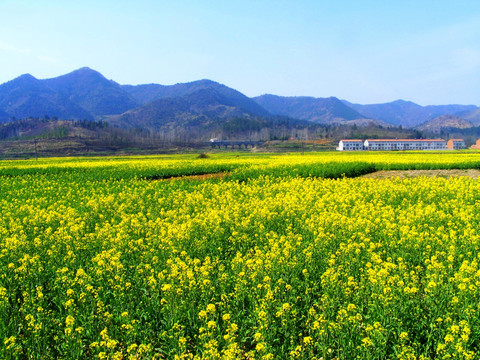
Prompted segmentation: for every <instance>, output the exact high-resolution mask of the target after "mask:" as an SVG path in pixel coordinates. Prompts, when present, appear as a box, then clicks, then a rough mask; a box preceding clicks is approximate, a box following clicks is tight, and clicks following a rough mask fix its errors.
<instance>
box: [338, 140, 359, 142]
mask: <svg viewBox="0 0 480 360" xmlns="http://www.w3.org/2000/svg"><path fill="white" fill-rule="evenodd" d="M340 141H361V142H363V140H358V139H342V140H340Z"/></svg>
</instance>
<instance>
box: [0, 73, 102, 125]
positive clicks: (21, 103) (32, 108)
mask: <svg viewBox="0 0 480 360" xmlns="http://www.w3.org/2000/svg"><path fill="white" fill-rule="evenodd" d="M0 109H1V110H3V111H4V112H6V113H8V115H9V116H13V117H15V118H17V119H22V118H27V117H43V116H45V115H48V116H50V117H54V116H56V117H59V118H65V119H68V118H82V119H83V118H85V119H93V116H92V115H91V114H90V113H89V112H88V111H86V110H85V109H83V108H82V107H81V106H79V105H77V104H75V103H74V102H72V101H70V100H69V99H68V98H66V97H65V96H62V95H61V94H60V93H58V92H57V91H55V90H53V89H52V88H50V87H49V86H48V85H47V84H46V83H45V82H44V81H42V80H38V79H36V78H35V77H33V76H32V75H30V74H25V75H22V76H19V77H18V78H16V79H14V80H11V81H9V82H6V83H4V84H2V85H0Z"/></svg>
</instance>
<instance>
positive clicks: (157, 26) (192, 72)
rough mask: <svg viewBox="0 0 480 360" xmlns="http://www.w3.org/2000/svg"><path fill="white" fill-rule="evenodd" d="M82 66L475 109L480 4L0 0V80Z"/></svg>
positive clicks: (156, 77)
mask: <svg viewBox="0 0 480 360" xmlns="http://www.w3.org/2000/svg"><path fill="white" fill-rule="evenodd" d="M83 66H88V67H91V68H93V69H95V70H98V71H100V72H101V73H102V74H104V75H105V76H106V77H107V78H109V79H113V80H115V81H117V82H119V83H121V84H142V83H160V84H166V85H167V84H174V83H178V82H188V81H193V80H198V79H203V78H208V79H212V80H215V81H218V82H221V83H224V84H226V85H228V86H230V87H233V88H235V89H238V90H239V91H241V92H243V93H245V94H246V95H248V96H257V95H261V94H264V93H272V94H277V95H284V96H300V95H305V96H315V97H328V96H336V97H339V98H342V99H346V100H349V101H351V102H358V103H364V104H366V103H381V102H388V101H392V100H396V99H405V100H411V101H414V102H416V103H419V104H421V105H427V104H449V103H459V104H475V105H480V1H478V0H468V1H466V0H456V1H453V0H452V1H444V0H436V1H430V0H415V1H412V0H392V1H385V0H382V1H380V0H378V1H373V0H371V1H362V0H356V1H345V0H344V1H341V0H338V1H333V0H329V1H324V0H317V1H313V0H312V1H310V0H304V1H302V0H297V1H283V0H276V1H270V0H257V1H250V0H243V1H229V0H224V1H209V0H204V1H187V0H176V1H161V0H158V1H153V0H152V1H146V0H137V1H124V0H116V1H110V0H104V1H98V0H97V1H90V0H82V1H69V0H65V1H42V0H36V1H34V0H32V1H25V0H14V1H9V0H0V83H3V82H5V81H8V80H11V79H13V78H15V77H17V76H19V75H21V74H24V73H30V74H32V75H34V76H35V77H37V78H49V77H55V76H58V75H61V74H65V73H67V72H70V71H73V70H75V69H77V68H80V67H83Z"/></svg>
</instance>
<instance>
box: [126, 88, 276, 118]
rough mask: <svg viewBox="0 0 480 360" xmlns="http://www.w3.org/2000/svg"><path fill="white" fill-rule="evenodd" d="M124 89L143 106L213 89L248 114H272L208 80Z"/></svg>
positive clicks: (229, 89)
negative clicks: (160, 100) (155, 101)
mask: <svg viewBox="0 0 480 360" xmlns="http://www.w3.org/2000/svg"><path fill="white" fill-rule="evenodd" d="M123 89H125V90H126V91H127V92H128V93H129V94H130V95H131V96H132V97H133V98H134V99H135V100H137V101H138V102H139V103H141V104H147V103H148V102H151V101H154V100H158V99H165V98H173V97H182V96H187V95H191V94H193V93H195V92H198V91H199V90H209V89H211V90H214V91H215V92H216V93H217V94H218V95H223V96H224V98H225V99H229V101H231V102H232V103H235V105H236V106H237V107H239V108H241V109H243V110H245V111H247V112H248V113H251V114H255V115H257V116H270V113H269V112H268V111H267V110H265V109H264V108H263V107H261V106H259V105H258V104H257V103H256V102H254V101H252V99H250V98H249V97H247V96H245V95H244V94H242V93H241V92H239V91H237V90H235V89H232V88H229V87H228V86H225V85H222V84H220V83H217V82H215V81H212V80H207V79H203V80H198V81H192V82H189V83H183V84H175V85H169V86H166V85H158V84H147V85H137V86H132V85H123Z"/></svg>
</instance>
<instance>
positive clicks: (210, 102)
mask: <svg viewBox="0 0 480 360" xmlns="http://www.w3.org/2000/svg"><path fill="white" fill-rule="evenodd" d="M242 105H243V103H242V102H240V104H239V102H238V101H237V98H233V99H232V98H231V97H227V96H225V95H224V94H222V93H220V92H218V91H217V90H216V89H212V88H209V89H208V88H207V89H200V90H198V91H196V92H194V93H191V94H188V95H184V96H179V97H167V98H161V99H157V100H154V101H152V102H149V103H147V104H145V105H143V106H141V107H138V108H136V109H134V110H131V111H128V112H126V113H124V114H122V115H117V116H109V117H107V118H106V121H107V122H108V123H109V124H111V125H113V126H118V127H122V128H142V129H147V130H148V131H150V132H153V133H155V132H162V133H165V134H167V133H168V134H170V135H169V136H170V137H172V138H173V137H179V136H180V137H184V138H188V139H202V140H203V141H205V140H208V139H209V138H211V137H225V138H242V137H243V138H245V136H247V135H248V134H249V137H251V136H253V135H252V134H253V133H258V132H260V131H261V130H262V129H270V130H272V129H277V128H279V127H286V128H289V129H293V128H295V127H302V128H305V127H307V126H309V123H307V122H305V121H299V120H294V119H279V118H275V117H271V116H269V117H261V116H258V112H257V111H248V110H246V109H245V108H243V107H242ZM262 113H263V112H262ZM265 135H266V134H264V135H263V136H264V137H265ZM255 136H256V137H258V136H260V135H258V134H257V135H255ZM267 138H268V137H267Z"/></svg>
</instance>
